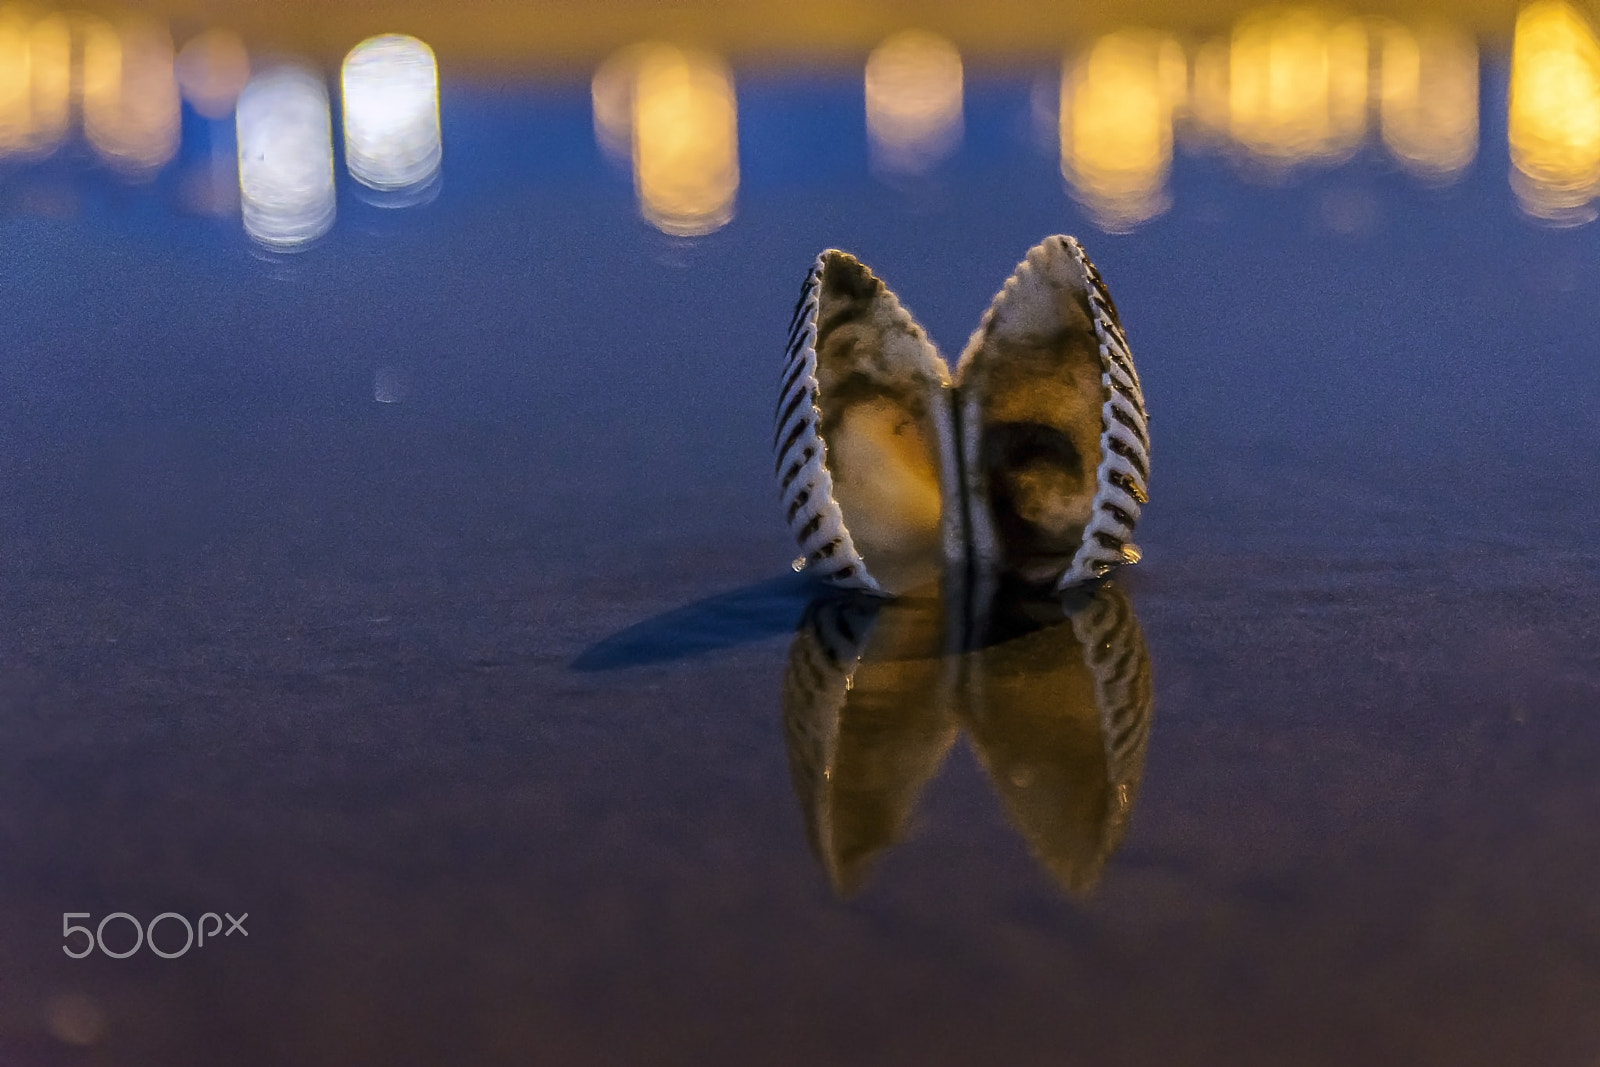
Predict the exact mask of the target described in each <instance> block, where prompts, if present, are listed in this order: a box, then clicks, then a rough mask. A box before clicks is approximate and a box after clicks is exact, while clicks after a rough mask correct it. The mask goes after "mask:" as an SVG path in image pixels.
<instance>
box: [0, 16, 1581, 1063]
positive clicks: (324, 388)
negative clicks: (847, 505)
mask: <svg viewBox="0 0 1600 1067" xmlns="http://www.w3.org/2000/svg"><path fill="white" fill-rule="evenodd" d="M396 28H398V29H404V27H396ZM906 29H907V30H908V31H915V32H908V33H906V34H898V33H894V34H885V36H884V39H883V40H882V41H881V42H880V45H879V46H877V47H875V48H874V49H869V50H865V51H863V53H862V54H861V55H860V56H859V57H857V60H856V61H855V62H853V64H852V65H848V66H846V67H816V68H803V69H796V68H778V67H766V66H762V65H761V64H758V63H754V62H747V61H744V60H741V59H739V58H737V57H732V58H730V57H729V56H723V55H719V54H717V53H716V52H715V51H714V50H712V49H710V48H709V47H706V46H704V45H703V44H702V45H695V44H694V42H692V41H662V42H659V43H652V42H651V41H649V40H647V39H643V38H641V39H640V40H637V41H630V42H627V43H624V44H621V45H619V47H617V48H616V49H613V50H611V51H609V52H608V55H609V56H610V58H609V59H607V60H605V61H603V62H600V63H596V64H595V65H594V68H593V69H592V70H589V71H587V72H585V73H584V74H582V75H581V76H574V77H562V78H546V79H541V80H519V79H494V78H490V77H488V76H484V77H478V78H475V77H473V76H469V75H468V74H465V73H463V74H461V75H459V76H457V75H453V74H452V71H451V68H450V65H449V63H448V62H447V61H446V60H445V59H444V58H443V55H444V53H443V52H442V51H441V58H440V59H439V61H438V63H437V64H435V63H434V61H433V58H432V57H433V52H432V48H431V47H430V42H425V41H422V40H418V39H416V38H412V37H405V36H401V35H380V36H379V37H376V38H373V39H371V40H370V41H368V43H366V44H363V43H362V41H361V40H352V41H350V42H349V44H348V49H349V53H348V54H349V56H350V58H349V60H348V61H347V62H345V63H344V64H342V65H339V64H335V65H334V66H333V67H330V66H328V64H326V63H325V62H320V61H318V60H317V59H315V58H314V57H307V56H305V55H299V54H295V53H293V52H292V51H290V52H282V51H280V52H271V51H269V50H267V49H264V48H258V47H256V46H255V45H254V44H253V43H251V42H247V41H244V40H242V39H241V38H239V37H238V36H237V35H235V34H233V33H232V32H231V31H230V30H229V28H228V27H227V26H225V25H220V24H219V25H215V26H197V25H195V24H193V23H185V24H182V25H179V24H177V23H174V25H172V26H167V25H164V24H161V23H159V22H157V21H154V20H149V19H146V20H144V21H140V20H132V21H126V20H119V19H117V18H113V17H110V16H106V15H94V16H91V15H87V14H81V13H75V12H71V11H63V12H50V11H41V10H37V9H28V10H26V11H23V10H18V9H11V8H6V9H3V10H0V151H3V152H4V156H3V159H0V211H3V218H0V1063H4V1064H7V1065H9V1064H27V1065H33V1064H74V1063H107V1064H168V1065H170V1064H197V1065H198V1064H214V1063H219V1062H226V1063H238V1064H257V1063H259V1064H281V1063H312V1064H320V1063H336V1062H337V1063H346V1062H350V1061H358V1062H376V1061H383V1062H390V1063H407V1064H409V1063H416V1064H437V1063H444V1062H462V1063H468V1062H470V1063H528V1062H535V1063H544V1062H579V1063H589V1062H594V1063H724V1062H730V1063H745V1062H748V1063H763V1064H765V1063H772V1064H785V1063H796V1064H798V1063H818V1062H824V1063H847V1064H884V1063H906V1064H912V1063H916V1064H925V1063H984V1062H1016V1063H1059V1062H1068V1063H1077V1062H1084V1063H1088V1062H1109V1063H1131V1064H1145V1063H1151V1064H1154V1063H1169V1062H1181V1063H1204V1064H1210V1063H1218V1064H1222V1063H1227V1064H1255V1063H1260V1064H1281V1063H1285V1062H1294V1063H1305V1064H1330V1065H1334V1064H1338V1065H1343V1064H1348V1063H1352V1062H1395V1063H1451V1064H1483V1065H1503V1064H1508V1063H1524V1062H1541V1063H1546V1064H1563V1065H1565V1064H1572V1065H1593V1064H1595V1063H1597V1062H1600V1009H1597V1007H1596V1005H1600V897H1597V896H1596V894H1595V893H1594V892H1593V886H1594V885H1595V884H1596V883H1597V882H1600V849H1597V848H1595V846H1594V836H1595V826H1596V825H1597V821H1600V820H1597V816H1600V784H1597V782H1600V779H1597V774H1596V771H1597V768H1600V724H1597V722H1596V719H1595V715H1596V710H1597V709H1600V641H1597V635H1600V485H1597V480H1596V477H1595V471H1596V470H1597V469H1600V357H1597V352H1596V346H1595V343H1594V340H1593V339H1594V338H1595V337H1596V336H1600V299H1597V297H1600V246H1597V238H1596V235H1597V234H1600V229H1597V228H1596V226H1595V225H1594V224H1593V223H1592V222H1590V221H1589V220H1590V219H1591V217H1592V214H1593V200H1594V196H1595V191H1596V181H1597V177H1596V175H1597V174H1600V169H1597V168H1600V154H1596V152H1594V151H1593V150H1592V149H1593V148H1594V144H1592V143H1591V142H1594V140H1595V138H1594V137H1593V136H1592V134H1593V133H1594V131H1595V130H1600V119H1597V116H1600V88H1597V87H1600V59H1597V57H1600V45H1597V44H1596V40H1597V38H1596V36H1595V29H1594V22H1593V20H1592V18H1591V13H1588V12H1587V11H1586V10H1584V9H1580V8H1577V7H1573V6H1570V5H1567V4H1564V3H1559V2H1555V0H1540V2H1537V3H1533V4H1529V5H1526V6H1525V7H1523V8H1521V9H1520V10H1519V12H1518V13H1517V14H1516V16H1515V18H1508V20H1507V25H1506V26H1505V35H1504V40H1502V41H1496V40H1492V39H1479V38H1478V37H1476V36H1474V34H1473V33H1471V32H1469V31H1468V30H1467V29H1465V28H1463V26H1461V25H1458V24H1455V23H1452V22H1450V21H1448V20H1446V21H1434V22H1425V21H1411V20H1405V19H1400V18H1394V19H1379V18H1368V17H1361V18H1351V17H1349V16H1347V15H1345V14H1342V13H1339V12H1329V11H1324V10H1321V9H1318V10H1312V9H1299V8H1293V9H1272V10H1263V11H1259V12H1258V11H1247V12H1244V13H1243V14H1241V15H1240V16H1239V17H1238V18H1236V19H1231V20H1230V21H1228V22H1227V23H1226V24H1225V25H1224V26H1223V27H1222V28H1220V29H1217V30H1216V31H1215V32H1207V33H1203V34H1191V33H1187V32H1179V31H1177V30H1172V31H1168V30H1165V29H1162V28H1160V27H1155V26H1128V27H1123V28H1120V29H1115V30H1113V31H1108V32H1107V33H1105V34H1099V33H1097V34H1095V35H1093V36H1091V37H1090V38H1087V39H1085V40H1082V41H1077V42H1074V43H1072V45H1071V46H1070V47H1063V48H1061V49H1059V50H1056V51H1057V53H1058V56H1059V58H1057V59H1051V60H1049V61H1045V62H1034V61H1032V60H1027V59H1021V58H1019V59H1017V60H1015V61H1014V62H1004V63H1002V62H998V61H995V60H993V59H990V60H988V61H987V62H985V61H981V60H979V59H975V58H972V57H971V56H969V55H968V54H967V52H966V49H965V46H964V45H963V44H961V43H960V42H957V41H955V40H952V39H948V38H945V37H941V36H939V35H935V34H932V33H931V32H929V31H926V30H918V29H917V28H916V27H906ZM1052 48H1053V46H1052ZM433 86H437V95H436V96H435V95H434V90H433V88H432V87H433ZM1054 233H1072V234H1076V235H1077V236H1078V237H1080V238H1081V239H1082V241H1083V243H1084V245H1085V247H1086V248H1087V250H1088V252H1089V254H1090V255H1091V256H1092V257H1093V259H1094V261H1095V263H1096V265H1097V266H1098V267H1099V268H1100V271H1101V273H1102V274H1103V275H1104V277H1105V281H1106V283H1107V285H1108V286H1109V288H1110V291H1111V292H1112V294H1113V295H1114V296H1115V299H1116V303H1117V307H1118V310H1119V312H1120V315H1121V319H1122V323H1123V325H1124V327H1125V328H1126V330H1127V335H1128V340H1129V342H1130V344H1131V347H1132V350H1133V353H1134V356H1135V359H1136V360H1137V362H1138V367H1139V373H1140V376H1141V378H1142V381H1143V384H1144V388H1145V394H1146V398H1147V400H1148V404H1149V410H1150V413H1151V423H1150V434H1151V439H1152V448H1151V453H1152V460H1153V469H1152V472H1151V481H1150V494H1149V495H1150V503H1149V505H1148V507H1147V508H1146V509H1145V513H1144V516H1143V517H1142V519H1141V520H1140V525H1139V544H1140V546H1141V547H1142V549H1143V553H1144V560H1143V562H1141V563H1140V564H1139V565H1138V566H1136V567H1131V568H1124V569H1123V570H1122V571H1121V572H1119V573H1118V574H1117V576H1116V577H1115V578H1114V580H1113V582H1112V583H1111V584H1106V585H1102V586H1100V587H1098V588H1096V589H1092V590H1089V591H1086V592H1085V594H1084V595H1082V596H1080V597H1078V598H1075V599H1069V600H1066V601H1054V602H1050V601H1039V600H1029V599H1015V598H1011V597H1009V596H999V597H996V598H994V599H990V598H988V597H986V596H976V595H968V594H967V593H962V594H961V595H947V596H945V597H944V598H943V599H933V598H922V597H918V596H913V597H907V598H900V599H896V600H891V601H862V600H848V599H843V600H841V599H838V598H836V597H834V596H829V595H820V594H819V591H818V590H817V589H815V588H813V587H812V586H811V585H809V584H808V583H807V582H806V580H805V579H804V577H803V576H802V575H796V574H793V573H792V572H790V571H789V561H790V560H791V559H792V558H793V556H794V552H795V548H794V544H793V541H792V540H791V538H790V537H789V535H788V533H787V531H786V530H785V528H784V521H783V515H782V513H781V509H780V508H779V506H778V504H777V491H776V487H775V486H774V484H773V478H772V460H771V451H770V447H771V446H770V437H771V421H770V420H771V416H772V406H773V403H774V401H775V399H776V396H777V390H778V387H779V381H778V373H779V367H780V365H781V362H782V357H783V347H784V330H785V325H786V323H787V322H788V320H789V317H790V313H791V311H792V308H793V303H794V295H795V292H796V289H797V287H798V285H799V283H800V281H801V279H802V278H803V277H804V275H805V272H806V270H807V269H808V268H809V266H810V265H811V264H812V262H813V261H814V259H815V257H816V255H817V253H818V251H819V250H821V249H823V248H827V247H838V248H842V249H846V250H849V251H850V252H852V253H854V254H855V255H857V256H859V257H860V259H861V260H862V261H863V262H864V263H866V264H868V265H869V266H870V267H871V268H872V269H873V271H874V272H875V273H877V274H878V275H879V276H881V277H883V278H886V279H890V280H891V282H892V284H893V285H894V287H895V289H896V291H897V292H898V293H899V294H900V296H901V297H902V299H903V300H904V301H905V303H906V304H907V306H908V307H909V308H911V309H913V310H914V311H915V314H916V319H917V321H918V322H920V323H922V324H923V325H925V326H926V327H927V329H928V332H929V333H930V334H931V335H932V336H933V337H934V339H935V340H937V341H938V342H939V345H940V348H941V350H943V351H946V352H954V351H959V350H960V345H961V342H962V341H963V340H964V338H965V337H966V336H967V333H968V332H969V331H970V330H971V328H972V326H973V324H974V323H975V322H977V321H978V318H979V316H980V314H981V313H982V311H983V309H984V308H985V307H986V306H987V305H988V302H989V300H990V298H991V296H992V294H993V292H994V288H995V284H996V281H997V279H1002V278H1005V277H1006V276H1007V275H1008V274H1009V273H1010V272H1011V271H1012V270H1013V269H1014V268H1015V265H1016V264H1017V261H1018V260H1019V258H1020V257H1021V256H1022V255H1023V253H1024V252H1025V251H1026V250H1027V249H1028V248H1030V247H1032V246H1033V245H1034V244H1036V243H1037V242H1038V241H1039V240H1040V239H1041V238H1042V237H1044V236H1045V235H1048V234H1054ZM115 913H125V914H126V916H127V918H115V919H112V920H110V921H108V922H107V923H106V925H104V926H103V927H102V926H101V923H102V920H105V918H106V917H107V916H110V915H114V914H115ZM167 913H172V914H173V915H174V916H176V917H177V918H175V919H174V918H167V919H163V920H162V922H161V923H159V924H157V925H154V926H152V925H151V921H152V920H155V919H156V918H157V917H158V916H163V915H165V914H167ZM206 913H214V914H217V915H219V916H220V915H224V914H226V915H229V916H232V917H235V918H237V917H240V916H248V917H247V918H246V919H245V920H244V927H245V929H246V930H247V931H248V932H247V933H245V932H239V933H234V934H232V935H231V936H227V935H212V934H208V938H207V940H206V942H205V944H204V945H203V946H201V945H198V944H197V945H195V946H192V947H190V948H188V949H187V950H185V951H183V952H181V953H179V952H178V951H177V950H178V949H179V948H180V947H181V946H182V938H183V930H182V926H181V923H180V920H187V921H189V922H191V923H197V924H199V925H200V926H201V927H202V928H204V929H206V930H208V931H209V930H210V927H209V926H208V925H206V923H205V922H203V921H202V920H201V917H202V916H203V915H205V914H206ZM64 916H66V918H64ZM135 922H137V923H138V924H140V925H141V931H140V938H141V941H140V942H139V947H138V948H137V949H136V950H134V951H129V950H130V947H131V946H133V945H135V935H134V932H133V924H134V923H135ZM64 923H65V924H66V925H80V926H83V925H86V926H87V927H88V928H89V929H90V930H91V931H93V930H95V929H99V930H100V931H101V940H102V941H103V942H104V948H103V949H102V948H101V947H100V946H99V945H97V946H96V948H95V950H94V951H93V952H91V953H90V954H89V955H87V956H85V957H84V958H81V959H79V958H73V956H74V954H75V953H77V952H78V951H79V950H80V948H81V946H82V945H83V944H84V941H83V935H81V934H76V933H74V934H66V933H65V929H64V925H63V924H64ZM227 925H228V924H227V922H225V921H224V922H223V923H222V926H223V927H224V929H226V928H227ZM147 932H150V939H151V941H152V942H153V944H154V947H156V948H160V949H161V950H162V951H163V952H166V953H169V954H171V955H172V956H173V958H163V956H162V955H160V954H158V953H156V952H154V951H152V948H151V947H150V946H147V945H144V944H143V940H142V939H143V938H144V935H145V934H146V933H147ZM124 953H126V955H124V956H123V958H114V957H115V956H117V955H122V954H124Z"/></svg>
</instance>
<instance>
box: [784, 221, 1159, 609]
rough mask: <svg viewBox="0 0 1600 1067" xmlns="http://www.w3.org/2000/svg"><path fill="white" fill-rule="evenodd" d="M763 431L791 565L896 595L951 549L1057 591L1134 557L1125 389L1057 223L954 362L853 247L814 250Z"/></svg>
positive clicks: (1120, 341) (1134, 482)
mask: <svg viewBox="0 0 1600 1067" xmlns="http://www.w3.org/2000/svg"><path fill="white" fill-rule="evenodd" d="M775 414H776V427H775V429H774V433H773V446H774V450H775V452H776V456H777V464H776V474H777V477H778V486H779V493H780V496H781V498H782V500H783V506H784V511H785V518H786V520H787V521H788V523H789V526H790V529H791V531H792V532H793V533H794V536H795V538H796V540H797V541H798V542H799V545H800V548H801V552H802V556H801V557H800V559H799V560H797V561H796V567H797V568H800V567H805V568H809V569H810V570H811V571H812V573H814V574H816V575H817V576H818V577H819V578H822V579H824V580H826V581H830V582H833V583H835V584H837V585H842V586H846V587H850V588H857V589H865V590H868V591H870V592H874V593H880V594H890V595H895V594H900V593H904V592H906V591H908V590H911V589H916V588H919V587H922V586H926V585H929V584H931V583H932V582H934V581H936V580H937V579H938V578H940V577H941V575H943V574H945V573H947V572H948V571H949V569H950V568H965V567H967V566H969V565H971V566H976V567H977V568H979V569H981V570H984V571H988V572H995V573H1004V574H1009V575H1014V576H1018V577H1021V578H1022V579H1024V580H1026V581H1030V582H1034V583H1039V584H1044V583H1050V584H1054V585H1056V587H1057V588H1060V589H1064V588H1066V587H1068V586H1071V585H1075V584H1078V583H1081V582H1085V581H1090V580H1093V579H1095V578H1098V577H1101V576H1103V575H1104V574H1105V573H1106V572H1107V571H1109V570H1110V569H1111V568H1112V567H1113V566H1115V565H1117V564H1120V563H1131V562H1135V561H1137V560H1138V558H1139V552H1138V549H1137V548H1136V547H1135V546H1134V545H1133V543H1132V536H1133V528H1134V525H1135V523H1136V522H1137V521H1138V518H1139V512H1140V508H1141V507H1142V505H1143V504H1144V503H1145V501H1146V499H1147V495H1146V485H1147V483H1148V480H1149V472H1150V459H1149V431H1148V419H1147V416H1146V414H1145V408H1144V397H1143V392H1142V390H1141V388H1140V385H1139V379H1138V376H1137V374H1136V373H1135V372H1134V369H1133V361H1132V357H1131V356H1130V354H1129V352H1128V345H1127V341H1126V339H1125V338H1124V337H1123V334H1122V328H1121V326H1120V324H1119V323H1118V321H1117V315H1116V309H1115V307H1114V306H1113V305H1112V303H1111V298H1110V296H1109V294H1108V293H1107V292H1106V289H1105V285H1104V283H1103V282H1102V281H1101V279H1100V275H1099V273H1098V272H1097V271H1096V270H1095V268H1094V266H1093V265H1092V264H1091V263H1090V262H1089V260H1088V257H1087V256H1085V255H1084V253H1083V249H1082V247H1081V246H1080V245H1079V244H1078V242H1077V241H1076V240H1075V239H1073V238H1071V237H1051V238H1048V239H1046V240H1045V241H1043V242H1042V243H1040V244H1039V245H1038V246H1036V247H1035V248H1033V249H1032V250H1031V251H1029V253H1028V256H1027V258H1026V259H1025V260H1024V261H1023V262H1022V263H1021V264H1020V265H1019V266H1018V268H1017V270H1016V272H1015V273H1014V274H1013V275H1012V277H1011V278H1010V280H1008V281H1007V282H1006V284H1005V286H1004V287H1003V288H1002V289H1001V291H1000V293H999V294H998V295H997V296H996V297H995V299H994V301H993V303H992V305H991V306H990V308H989V311H988V312H987V313H986V314H985V316H984V318H983V321H982V323H981V324H980V325H979V327H978V330H977V332H975V333H974V334H973V336H972V339H971V340H970V341H969V342H968V344H967V348H966V350H965V351H964V353H963V354H962V357H961V360H960V363H959V366H958V370H957V373H956V375H955V376H954V379H953V380H952V376H951V374H950V372H949V369H948V367H947V365H946V364H945V362H944V360H943V359H942V358H940V356H939V354H938V352H937V350H936V349H935V348H934V346H933V344H932V343H931V342H930V341H929V340H928V338H927V335H926V333H925V332H924V331H923V330H922V328H921V327H920V326H918V325H917V324H916V322H915V321H914V320H913V319H912V318H911V316H910V314H909V313H908V312H907V311H906V310H905V309H904V308H903V307H902V306H901V305H900V302H899V301H898V300H897V299H896V298H895V296H894V294H893V293H892V292H890V291H889V289H888V287H887V286H885V285H884V284H883V282H882V281H880V280H879V279H878V278H876V277H875V276H874V275H873V274H872V272H871V271H869V270H868V269H867V268H866V267H865V266H864V265H862V264H861V263H860V262H859V261H858V260H856V259H855V258H854V257H853V256H851V255H849V254H848V253H845V252H840V251H837V250H829V251H826V252H823V253H822V254H821V255H820V256H818V257H817V261H816V263H815V264H814V265H813V267H812V269H811V271H810V272H809V273H808V274H807V276H806V281H805V284H804V285H803V286H802V288H801V293H800V301H799V303H798V305H797V306H796V308H795V313H794V318H793V320H792V321H791V323H790V329H789V345H788V353H787V360H786V362H785V365H784V372H783V384H782V387H781V388H780V390H779V398H778V405H777V410H776V413H775Z"/></svg>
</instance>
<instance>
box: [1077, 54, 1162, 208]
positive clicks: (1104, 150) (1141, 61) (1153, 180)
mask: <svg viewBox="0 0 1600 1067" xmlns="http://www.w3.org/2000/svg"><path fill="white" fill-rule="evenodd" d="M1186 83H1187V67H1186V64H1185V61H1184V57H1183V52H1182V49H1181V48H1179V46H1178V44H1177V42H1176V41H1173V40H1172V39H1171V38H1168V37H1164V36H1161V35H1159V34H1154V33H1143V32H1139V31H1123V32H1119V33H1113V34H1109V35H1107V36H1105V37H1102V38H1100V40H1098V41H1097V42H1095V44H1094V45H1093V47H1091V48H1090V49H1089V50H1088V52H1087V53H1085V54H1084V55H1083V56H1082V57H1080V58H1079V59H1078V61H1077V62H1071V61H1069V62H1068V63H1067V64H1066V66H1065V67H1064V68H1063V71H1062V77H1061V173H1062V175H1063V176H1064V177H1065V178H1066V179H1067V182H1068V184H1069V185H1070V186H1071V188H1072V190H1073V193H1074V195H1075V196H1076V197H1077V199H1078V200H1079V201H1080V202H1081V203H1082V204H1083V205H1084V207H1085V209H1086V210H1088V212H1089V214H1090V215H1091V216H1092V217H1093V218H1094V219H1095V221H1096V222H1097V223H1098V224H1099V225H1100V226H1101V227H1102V228H1104V229H1107V230H1110V231H1113V232H1116V231H1125V230H1128V229H1131V228H1132V227H1134V226H1136V225H1138V224H1139V223H1141V222H1144V221H1146V220H1148V219H1150V218H1153V217H1154V216H1156V215H1158V214H1160V213H1161V212H1162V211H1164V210H1166V208H1167V205H1168V203H1169V200H1168V196H1167V192H1166V182H1167V175H1168V172H1169V171H1170V169H1171V166H1172V114H1173V111H1174V109H1175V108H1176V107H1178V106H1181V103H1182V101H1183V98H1184V97H1183V94H1184V90H1185V86H1186Z"/></svg>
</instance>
